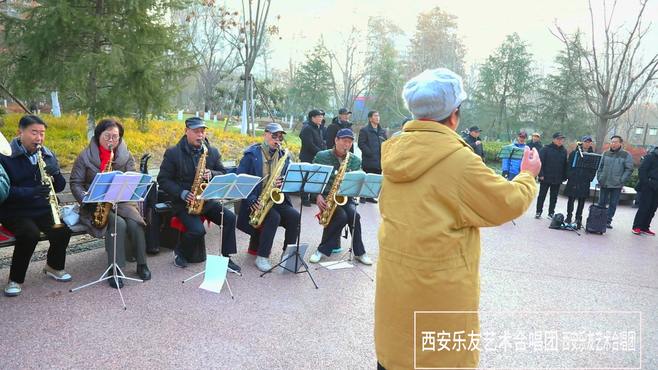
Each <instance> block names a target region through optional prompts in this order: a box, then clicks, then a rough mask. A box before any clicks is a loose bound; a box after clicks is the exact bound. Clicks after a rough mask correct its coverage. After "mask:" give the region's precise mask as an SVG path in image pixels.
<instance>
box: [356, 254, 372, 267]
mask: <svg viewBox="0 0 658 370" xmlns="http://www.w3.org/2000/svg"><path fill="white" fill-rule="evenodd" d="M354 258H355V259H356V260H357V261H359V262H361V263H363V264H364V265H368V266H370V265H372V258H370V256H368V255H367V254H366V253H364V254H362V255H360V256H354Z"/></svg>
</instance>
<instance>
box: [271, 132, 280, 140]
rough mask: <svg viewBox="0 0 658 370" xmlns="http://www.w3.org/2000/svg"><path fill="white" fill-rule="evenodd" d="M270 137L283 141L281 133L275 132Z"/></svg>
mask: <svg viewBox="0 0 658 370" xmlns="http://www.w3.org/2000/svg"><path fill="white" fill-rule="evenodd" d="M271 135H272V139H283V133H281V132H277V133H274V134H271Z"/></svg>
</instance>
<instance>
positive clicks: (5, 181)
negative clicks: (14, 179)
mask: <svg viewBox="0 0 658 370" xmlns="http://www.w3.org/2000/svg"><path fill="white" fill-rule="evenodd" d="M8 195H9V176H7V171H5V169H4V167H2V166H0V204H2V202H4V201H5V199H7V196H8Z"/></svg>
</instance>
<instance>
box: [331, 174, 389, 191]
mask: <svg viewBox="0 0 658 370" xmlns="http://www.w3.org/2000/svg"><path fill="white" fill-rule="evenodd" d="M382 178H383V177H382V175H379V174H376V173H368V174H366V173H365V172H363V171H360V170H359V171H351V172H347V173H346V174H345V177H344V178H343V182H342V183H341V184H340V189H338V194H339V195H344V196H348V197H366V198H377V197H378V196H379V191H380V190H381V183H382Z"/></svg>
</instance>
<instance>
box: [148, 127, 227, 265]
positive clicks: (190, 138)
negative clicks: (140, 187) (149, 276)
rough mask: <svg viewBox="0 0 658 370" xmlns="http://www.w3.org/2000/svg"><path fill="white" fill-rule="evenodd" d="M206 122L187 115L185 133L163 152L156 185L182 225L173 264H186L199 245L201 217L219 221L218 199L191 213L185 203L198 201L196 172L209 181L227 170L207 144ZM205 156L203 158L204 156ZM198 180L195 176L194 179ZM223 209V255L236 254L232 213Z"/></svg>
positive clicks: (217, 151) (214, 149)
mask: <svg viewBox="0 0 658 370" xmlns="http://www.w3.org/2000/svg"><path fill="white" fill-rule="evenodd" d="M206 128H207V126H206V124H205V123H204V122H203V120H202V119H201V118H199V117H192V118H188V119H187V120H186V121H185V136H183V137H182V138H181V139H180V141H179V142H178V144H176V146H173V147H171V148H169V149H167V151H166V152H165V154H164V158H163V160H162V164H161V165H160V173H159V174H158V185H159V187H160V189H162V190H163V191H164V192H165V193H167V195H168V196H169V197H170V198H171V199H172V200H173V201H172V203H173V211H174V215H176V217H178V219H179V220H180V221H181V222H182V224H183V225H184V226H185V229H186V231H185V232H184V233H183V234H182V235H181V240H180V241H179V244H178V245H177V246H176V247H175V248H174V265H175V266H177V267H183V268H184V267H187V263H188V262H187V258H186V257H185V256H186V255H190V254H191V248H192V247H193V246H194V245H196V244H198V243H199V242H200V241H201V240H202V238H204V237H205V235H206V230H205V228H204V226H203V222H202V220H201V216H203V217H205V219H206V220H209V221H211V222H213V223H214V224H216V225H220V224H221V223H222V216H221V213H222V205H221V204H220V203H219V201H217V200H211V201H205V202H204V204H203V208H202V210H201V213H200V214H190V213H189V212H188V205H189V204H190V203H193V202H194V201H195V200H198V199H197V197H196V196H195V194H194V193H193V191H192V190H194V189H192V185H193V184H194V183H195V176H196V175H197V172H200V175H201V176H202V178H203V181H210V179H212V177H213V176H218V175H223V174H225V173H226V169H225V168H224V166H223V165H222V156H221V155H220V154H219V150H217V148H215V147H213V146H211V145H210V142H209V141H208V140H207V139H206V134H207V132H206ZM204 156H205V157H204ZM203 158H205V166H204V167H205V168H202V169H201V170H202V171H197V167H198V164H199V161H203ZM197 180H198V179H197ZM223 208H224V217H223V219H224V228H223V232H222V255H224V256H225V257H229V255H231V254H234V253H236V251H237V246H236V242H235V214H234V213H233V212H231V211H230V210H229V209H228V208H226V207H223ZM228 267H229V268H230V269H232V270H233V271H236V272H240V266H238V265H237V264H236V263H235V262H233V261H232V260H231V259H229V262H228Z"/></svg>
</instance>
